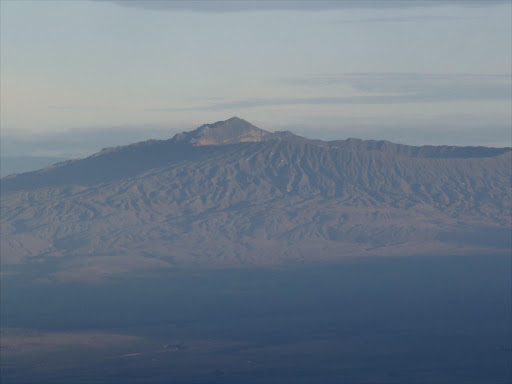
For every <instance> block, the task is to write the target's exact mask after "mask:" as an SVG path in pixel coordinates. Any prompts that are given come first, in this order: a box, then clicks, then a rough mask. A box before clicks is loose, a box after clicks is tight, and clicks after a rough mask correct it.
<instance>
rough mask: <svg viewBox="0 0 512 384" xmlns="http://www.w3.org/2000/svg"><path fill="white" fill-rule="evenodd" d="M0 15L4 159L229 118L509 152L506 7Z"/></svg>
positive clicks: (39, 6)
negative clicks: (503, 148)
mask: <svg viewBox="0 0 512 384" xmlns="http://www.w3.org/2000/svg"><path fill="white" fill-rule="evenodd" d="M0 4H1V20H0V21H1V23H0V27H1V31H0V32H1V34H0V39H1V67H0V68H1V115H0V119H1V120H0V122H1V128H2V131H1V135H2V152H3V153H4V154H10V153H11V152H15V153H17V154H20V153H25V152H27V153H36V154H57V155H64V156H83V155H86V154H87V152H91V151H94V150H98V149H101V148H102V147H104V146H107V145H116V144H126V143H128V142H131V141H138V140H144V139H149V138H168V137H171V136H172V135H173V134H174V133H176V132H179V131H183V130H190V129H193V128H194V127H196V126H198V125H201V124H203V123H206V122H214V121H217V120H224V119H227V118H229V117H232V116H235V115H236V116H239V117H241V118H244V119H246V120H248V121H250V122H252V123H253V124H255V125H257V126H259V127H261V128H265V129H268V130H271V131H274V130H285V129H286V130H291V131H293V132H295V133H298V134H303V135H305V136H308V137H315V138H324V139H334V138H336V139H343V138H347V137H360V138H375V139H387V140H391V141H395V142H402V143H409V144H415V145H420V144H451V145H491V146H510V145H511V137H510V135H511V133H510V129H511V127H510V125H511V121H512V111H511V108H512V107H511V101H512V96H511V71H512V70H511V67H512V26H511V25H512V6H511V3H510V2H507V1H496V2H492V1H486V2H477V1H473V2H467V1H444V2H440V1H421V0H418V1H409V2H401V1H387V2H385V1H359V2H355V1H338V2H329V1H328V2H322V1H320V2H304V1H301V2H294V1H291V0H289V1H277V2H269V1H263V2H257V1H245V2H222V1H208V2H182V1H175V2H165V1H145V2H144V1H129V2H122V1H41V0H38V1H34V2H32V1H9V0H2V2H1V3H0Z"/></svg>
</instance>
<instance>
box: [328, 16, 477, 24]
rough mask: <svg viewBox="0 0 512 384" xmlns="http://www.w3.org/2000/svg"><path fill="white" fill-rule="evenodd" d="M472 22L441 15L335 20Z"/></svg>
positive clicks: (345, 22)
mask: <svg viewBox="0 0 512 384" xmlns="http://www.w3.org/2000/svg"><path fill="white" fill-rule="evenodd" d="M466 20H472V18H469V17H456V16H442V15H429V16H427V15H423V16H422V15H410V16H401V17H370V18H364V19H341V20H336V22H337V23H341V24H366V23H419V22H431V21H466Z"/></svg>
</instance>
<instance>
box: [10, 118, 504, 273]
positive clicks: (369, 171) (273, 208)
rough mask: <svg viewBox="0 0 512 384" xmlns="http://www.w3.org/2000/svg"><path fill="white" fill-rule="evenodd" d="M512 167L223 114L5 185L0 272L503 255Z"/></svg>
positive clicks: (484, 151)
mask: <svg viewBox="0 0 512 384" xmlns="http://www.w3.org/2000/svg"><path fill="white" fill-rule="evenodd" d="M511 161H512V152H511V149H510V148H484V147H465V148H463V147H448V146H440V147H435V146H425V147H413V146H407V145H400V144H394V143H390V142H384V141H372V140H368V141H363V140H356V139H348V140H338V141H321V140H309V139H306V138H303V137H300V136H296V135H293V134H291V133H287V132H276V133H270V132H267V131H264V130H262V129H259V128H257V127H255V126H253V125H252V124H250V123H248V122H247V121H244V120H242V119H239V118H236V117H234V118H231V119H229V120H226V121H221V122H217V123H214V124H206V125H202V126H201V127H199V128H197V129H196V130H194V131H192V132H188V133H181V134H178V135H176V136H175V137H174V138H172V139H169V140H150V141H146V142H141V143H136V144H132V145H128V146H123V147H116V148H109V149H105V150H103V151H101V152H99V153H97V154H95V155H92V156H89V157H88V158H85V159H82V160H74V161H69V162H65V163H61V164H57V165H54V166H52V167H49V168H46V169H43V170H39V171H35V172H29V173H24V174H20V175H14V176H9V177H6V178H4V179H2V181H1V187H2V195H1V208H2V215H1V217H0V224H1V234H2V241H1V244H0V245H1V255H2V263H3V266H6V267H3V268H11V267H7V266H12V268H16V265H21V266H23V265H24V263H28V262H31V261H32V260H33V261H34V263H36V262H37V263H43V262H48V263H49V264H48V265H50V263H62V264H59V265H61V266H62V268H64V269H66V271H67V272H69V269H70V268H71V269H73V268H74V269H76V271H75V272H76V273H81V272H80V271H82V272H83V271H85V272H87V271H90V270H91V269H90V268H91V267H90V266H92V265H93V266H94V268H95V269H94V270H96V269H100V270H101V271H103V272H102V273H111V272H112V271H126V270H138V269H139V268H143V267H144V266H147V267H151V266H153V267H161V266H168V267H169V266H178V267H181V266H205V265H210V266H228V265H229V266H233V265H242V264H247V265H275V264H282V263H296V262H306V261H325V260H338V259H341V258H345V257H349V256H350V257H356V256H361V255H366V256H372V255H374V256H375V255H386V256H393V255H411V254H424V255H425V254H428V255H434V254H438V255H447V254H456V253H459V254H469V253H471V252H473V253H480V254H483V253H485V252H509V251H510V247H511V239H510V230H511V225H510V217H511V207H512V190H511V188H510V178H511V169H510V163H511ZM37 265H38V266H40V265H42V264H37ZM52 265H53V264H52ZM20 268H21V267H20ZM42 269H44V268H42ZM77 271H78V272H77ZM85 272H84V273H85ZM116 273H117V272H116Z"/></svg>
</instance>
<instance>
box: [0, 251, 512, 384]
mask: <svg viewBox="0 0 512 384" xmlns="http://www.w3.org/2000/svg"><path fill="white" fill-rule="evenodd" d="M49 267H50V266H49ZM27 268H28V267H27ZM28 269H30V268H28ZM28 269H27V270H26V271H24V273H19V274H12V275H6V276H4V278H3V279H2V291H1V294H2V296H1V299H2V300H1V315H2V319H1V324H2V334H1V336H2V356H1V357H2V359H1V368H2V373H1V375H2V376H1V381H2V383H3V384H10V383H48V384H49V383H52V384H57V383H66V384H74V383H92V382H94V383H109V384H113V383H119V384H121V383H511V382H512V366H511V364H510V362H511V361H512V329H511V327H512V326H511V324H512V316H511V312H512V306H511V295H512V294H511V271H512V269H511V258H510V256H503V255H485V256H478V257H474V256H466V257H464V256H446V257H428V256H424V257H409V258H405V257H402V258H386V259H361V260H352V261H346V262H342V263H338V264H332V265H311V264H310V265H302V266H286V267H278V268H272V269H232V270H215V271H212V270H210V271H206V270H194V271H192V270H176V271H171V272H169V271H162V272H158V273H156V272H155V273H152V274H145V275H139V276H132V277H119V278H105V279H104V280H101V281H97V282H92V283H83V282H82V283H50V282H44V281H39V280H38V278H37V273H39V272H40V271H42V270H43V269H44V266H40V267H39V269H38V270H37V271H35V272H34V271H31V270H28ZM20 271H21V270H20ZM38 271H39V272H38Z"/></svg>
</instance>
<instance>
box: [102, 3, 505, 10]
mask: <svg viewBox="0 0 512 384" xmlns="http://www.w3.org/2000/svg"><path fill="white" fill-rule="evenodd" d="M99 1H104V0H99ZM106 1H107V2H110V3H113V4H116V5H119V6H123V7H129V8H139V9H146V10H153V11H191V12H247V11H329V10H337V9H339V10H343V9H384V10H385V9H404V8H406V9H408V8H426V7H429V8H432V7H439V6H450V5H457V6H468V7H488V6H493V5H501V4H509V3H510V2H509V1H502V0H487V1H474V0H446V1H426V0H416V1H410V0H408V1H401V0H387V1H384V0H368V1H365V0H361V1H339V0H336V1H334V0H331V1H324V0H317V1H296V0H274V1H268V0H264V1H261V0H260V1H254V0H244V1H218V0H208V1H188V0H187V1H180V0H175V1H163V0H130V1H123V0H106Z"/></svg>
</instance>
